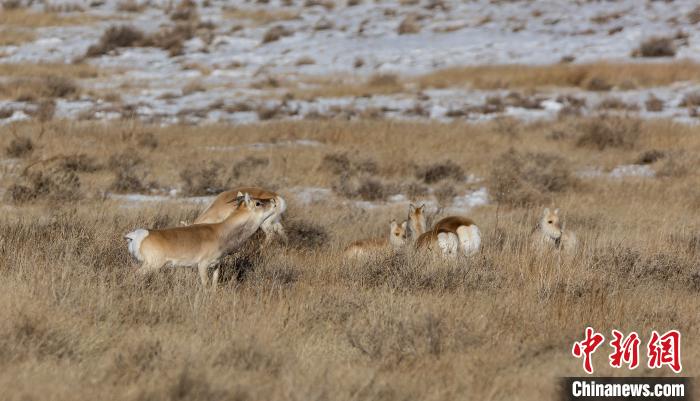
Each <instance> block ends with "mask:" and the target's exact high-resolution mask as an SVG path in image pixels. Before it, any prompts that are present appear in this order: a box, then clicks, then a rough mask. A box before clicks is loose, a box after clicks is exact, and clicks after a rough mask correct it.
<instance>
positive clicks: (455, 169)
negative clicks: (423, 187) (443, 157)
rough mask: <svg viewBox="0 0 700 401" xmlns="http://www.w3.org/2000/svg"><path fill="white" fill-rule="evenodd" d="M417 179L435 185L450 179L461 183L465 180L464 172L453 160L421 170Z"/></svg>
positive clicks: (417, 174)
mask: <svg viewBox="0 0 700 401" xmlns="http://www.w3.org/2000/svg"><path fill="white" fill-rule="evenodd" d="M416 178H418V179H421V180H423V182H425V183H426V184H434V183H436V182H439V181H442V180H445V179H448V178H450V179H452V180H455V181H461V180H463V179H464V170H462V167H461V166H460V165H458V164H457V163H455V162H453V161H452V160H447V161H445V162H439V163H433V164H431V165H428V166H425V167H422V168H419V169H418V172H417V173H416Z"/></svg>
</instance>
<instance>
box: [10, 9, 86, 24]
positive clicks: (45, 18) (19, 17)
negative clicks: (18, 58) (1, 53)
mask: <svg viewBox="0 0 700 401" xmlns="http://www.w3.org/2000/svg"><path fill="white" fill-rule="evenodd" d="M96 21H97V18H96V17H94V16H91V15H89V14H85V13H78V14H74V15H61V14H58V13H54V12H38V11H32V10H29V9H26V8H16V9H11V10H3V12H2V13H0V26H3V27H24V28H41V27H46V26H67V25H86V24H91V23H94V22H96Z"/></svg>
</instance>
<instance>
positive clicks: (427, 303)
mask: <svg viewBox="0 0 700 401" xmlns="http://www.w3.org/2000/svg"><path fill="white" fill-rule="evenodd" d="M587 123H590V121H588V120H579V119H564V120H560V121H553V122H538V123H533V124H523V123H520V125H519V126H518V127H517V130H518V132H519V135H518V136H517V137H509V136H505V135H494V131H495V130H496V129H497V128H496V123H484V124H466V123H453V124H440V123H435V122H433V123H410V122H395V121H358V122H353V123H347V122H334V121H323V122H319V121H313V122H309V121H299V122H273V123H267V124H260V125H248V126H217V125H214V126H201V127H196V126H172V127H158V126H141V125H138V124H135V123H126V124H125V123H119V124H113V125H112V124H105V123H88V122H81V123H78V122H65V121H52V122H49V123H45V124H39V123H34V122H30V123H23V124H18V125H15V126H14V127H13V129H14V130H15V131H16V134H17V135H18V136H25V137H31V138H33V141H34V142H35V144H36V148H35V149H34V151H33V152H32V155H31V157H32V159H31V160H27V161H26V162H24V161H22V164H20V165H17V166H15V167H6V169H7V174H3V176H2V178H0V185H1V186H2V187H3V188H8V187H9V186H10V185H11V184H13V183H15V181H22V183H23V184H25V185H26V186H27V188H29V189H30V190H32V189H33V188H34V187H31V186H30V185H29V184H30V183H25V182H24V181H23V180H25V178H24V177H23V176H22V174H21V172H22V171H23V170H24V169H25V168H26V167H27V164H29V163H32V162H33V160H34V159H36V160H48V159H51V158H52V157H54V156H56V155H75V149H78V148H80V149H81V150H80V151H81V153H84V154H86V155H87V156H89V157H90V158H93V162H96V163H98V164H100V163H101V161H103V160H104V161H107V160H109V159H110V158H111V157H114V160H115V162H114V164H115V166H116V165H117V164H118V163H117V160H120V159H122V160H123V159H125V157H124V155H125V154H134V153H135V151H134V148H135V147H137V146H139V145H138V143H139V141H140V140H141V138H143V136H144V134H145V133H151V134H152V136H153V138H155V140H156V141H157V143H158V145H157V151H152V150H151V148H145V147H141V148H138V150H137V151H138V154H139V155H140V158H141V160H140V162H139V163H140V164H138V168H139V169H140V170H139V171H144V172H148V175H149V176H150V177H152V178H153V179H155V180H157V181H158V182H160V183H162V184H163V186H164V187H166V188H167V187H177V186H179V185H181V178H180V171H181V169H182V168H184V165H183V160H187V161H191V162H192V163H198V162H199V163H200V164H201V163H202V162H204V161H210V162H218V163H221V165H222V166H223V169H222V173H221V175H218V177H221V176H222V175H223V174H227V173H228V171H229V170H228V166H232V165H235V164H236V163H238V162H240V161H243V160H245V158H246V157H248V156H251V157H257V158H265V159H267V160H269V162H268V163H262V162H261V163H257V162H254V161H248V162H246V163H248V164H246V163H244V164H243V165H241V167H240V168H241V169H242V170H243V171H252V169H253V168H254V169H255V171H258V172H259V174H260V176H261V177H265V178H266V181H265V185H268V186H271V187H273V188H275V189H277V190H279V191H280V192H282V193H283V194H284V195H285V196H286V198H287V199H288V203H289V209H288V212H287V213H286V215H285V224H287V226H288V227H289V231H290V244H289V245H288V246H284V245H279V246H277V245H275V246H272V247H271V248H269V249H268V250H265V251H262V252H250V253H241V254H238V255H234V256H232V259H228V258H227V260H226V263H225V264H224V266H225V270H226V271H227V277H228V280H227V281H225V282H224V283H223V284H222V285H221V288H220V289H219V291H218V292H217V293H215V294H212V293H206V292H203V291H201V290H200V289H199V284H198V283H197V280H196V274H195V273H194V272H193V271H192V270H190V269H172V270H167V271H163V272H161V273H159V274H157V275H155V276H153V277H151V278H149V279H147V280H141V279H140V278H138V277H137V276H136V275H135V274H134V271H133V264H132V262H131V261H130V260H129V257H128V254H127V252H126V246H125V243H124V241H123V239H122V236H123V234H124V233H125V232H127V231H130V230H132V229H134V228H137V227H164V226H173V225H178V224H179V222H180V221H181V220H191V219H192V216H194V215H195V214H196V213H197V211H198V210H200V209H201V206H197V205H193V204H188V203H180V202H162V203H158V204H152V203H130V204H126V205H127V206H129V207H124V206H125V204H124V203H122V202H118V201H115V200H110V199H109V198H107V199H105V197H104V196H103V194H104V191H105V190H106V189H107V188H108V186H109V185H110V183H111V179H112V178H113V175H114V171H113V167H114V166H110V164H111V163H107V166H106V168H100V169H97V170H94V171H90V170H91V169H89V168H82V167H77V166H89V165H91V162H90V161H89V160H80V157H77V158H76V159H75V160H73V159H71V161H70V163H67V164H64V163H62V162H61V163H58V162H57V164H55V165H54V164H51V165H49V164H47V163H44V164H41V165H40V166H39V165H37V166H36V167H33V168H30V171H32V172H34V171H39V170H40V171H43V172H45V174H49V172H50V171H52V170H54V169H59V168H60V169H61V171H66V170H71V171H73V174H75V176H77V177H78V178H79V183H80V185H79V190H78V191H77V193H79V194H80V195H81V198H80V199H72V198H62V197H61V194H65V193H66V192H65V191H63V190H59V189H60V188H70V185H69V184H70V183H71V182H72V181H71V180H70V179H68V178H69V177H68V175H67V173H65V172H62V173H61V174H60V175H57V176H56V177H53V176H50V175H49V177H50V179H48V180H47V181H48V184H46V185H45V186H41V185H37V188H49V190H47V191H48V192H42V191H39V193H41V194H44V193H47V195H46V196H45V197H38V196H37V198H35V199H34V200H33V201H32V202H27V203H26V204H19V205H8V204H4V205H3V206H2V207H3V213H2V215H1V217H0V230H1V231H2V232H3V233H4V235H3V236H2V238H0V260H2V263H0V303H2V304H3V305H4V306H5V307H3V308H1V309H0V355H2V358H0V366H1V367H2V369H0V386H2V388H3V395H4V397H6V398H7V399H10V400H19V399H34V398H42V397H45V395H46V394H51V398H52V399H55V400H75V399H104V398H118V399H125V400H143V399H155V400H159V399H162V400H166V399H168V400H170V399H188V400H204V399H315V398H327V397H329V394H332V396H330V397H331V398H333V399H337V400H351V399H383V400H399V399H425V400H437V399H512V398H518V399H522V400H541V399H552V398H555V397H556V394H557V393H556V385H557V382H558V378H559V377H561V376H573V375H580V374H581V365H580V360H577V359H574V358H573V357H571V355H570V349H571V344H572V343H573V342H574V341H576V340H579V339H580V338H581V336H582V332H583V329H584V327H585V326H586V325H592V326H593V327H595V328H596V329H597V330H599V331H602V332H604V333H605V334H606V335H609V332H610V330H611V329H612V328H616V329H620V330H622V331H624V332H629V331H631V330H636V331H638V332H639V333H640V334H641V335H642V337H643V338H644V339H647V338H648V337H647V336H648V334H649V332H650V331H651V330H652V329H655V330H659V331H666V330H669V329H678V330H680V331H681V332H682V333H683V338H684V342H683V354H682V356H683V368H684V371H683V374H684V375H685V376H697V375H698V372H700V364H699V363H700V347H699V346H698V344H697V342H695V341H692V339H693V338H697V337H698V336H699V335H700V321H699V320H698V315H697V313H695V312H696V311H697V310H700V297H698V291H699V290H700V286H698V284H697V283H698V281H699V280H698V279H697V277H698V260H699V256H700V254H699V253H698V252H699V250H700V246H698V244H700V242H698V229H699V228H700V214H699V213H698V212H699V211H700V202H698V201H697V199H698V198H697V196H698V193H697V191H696V188H698V186H699V184H700V175H699V172H698V171H697V168H692V166H693V164H692V163H696V162H697V161H695V162H694V161H693V160H692V157H691V158H690V159H689V161H688V163H691V164H689V166H691V168H690V169H689V170H688V171H686V172H685V173H684V174H679V175H668V176H665V177H662V178H648V179H629V180H608V179H604V178H597V179H588V180H586V181H585V182H584V183H582V185H581V186H578V185H574V186H570V187H569V186H567V187H566V188H565V189H562V190H556V191H555V190H554V189H555V187H552V186H551V185H550V180H549V178H547V177H545V176H544V175H542V177H540V178H538V179H537V181H536V182H540V183H542V185H543V187H542V188H544V189H543V190H546V191H547V192H546V193H545V195H546V197H547V200H548V201H551V202H552V203H553V204H556V205H557V206H560V207H561V208H562V211H563V213H564V218H565V220H566V224H567V225H566V227H567V229H571V230H573V231H575V232H576V233H577V235H578V236H579V239H580V241H581V244H582V245H581V248H580V250H579V253H578V254H577V255H576V257H573V258H558V257H556V255H553V256H547V255H543V256H538V255H536V254H533V253H532V252H531V251H530V250H529V248H528V247H527V243H528V236H529V233H530V230H531V228H532V226H533V225H534V223H535V220H536V218H537V217H538V216H539V214H540V213H541V207H542V206H544V205H543V204H539V203H536V204H535V205H534V206H533V207H532V208H522V207H518V206H512V207H507V206H504V205H502V207H500V208H498V212H497V207H496V205H495V204H491V205H488V206H485V207H479V208H476V209H474V210H472V211H470V213H469V215H470V217H472V218H473V219H474V220H475V221H477V222H478V224H479V226H480V227H481V228H482V233H483V235H484V248H483V249H482V252H481V253H480V254H479V255H478V256H476V257H474V258H472V259H470V260H460V261H457V262H443V261H435V260H432V259H430V258H422V257H416V256H415V255H413V254H412V253H410V252H407V253H400V254H397V255H392V256H381V257H378V258H376V259H372V260H368V261H365V262H357V263H351V262H348V261H345V260H343V259H342V257H341V255H340V252H339V251H340V250H341V249H342V247H343V246H345V245H346V244H347V243H348V242H350V241H352V240H355V239H359V238H367V237H371V236H377V235H381V234H382V233H384V232H385V230H386V227H387V224H388V221H389V220H390V219H392V218H396V219H399V218H404V217H405V215H406V205H404V204H399V205H392V204H389V205H387V206H384V207H377V208H373V209H362V208H358V207H356V206H353V203H352V201H350V200H348V199H342V198H341V199H337V198H335V197H331V198H328V199H326V200H321V201H318V202H316V203H314V204H313V207H307V206H304V205H302V203H301V202H300V200H298V199H297V198H296V197H295V193H296V191H294V190H291V188H294V187H300V186H302V187H303V186H314V187H330V186H331V185H332V184H333V183H334V182H335V181H336V179H337V173H338V172H342V171H343V169H347V168H349V169H350V170H353V171H358V173H357V174H361V173H363V172H364V171H373V173H372V175H373V176H374V178H375V179H376V180H382V181H387V182H402V183H407V184H408V183H411V182H415V175H416V172H417V169H418V168H419V166H429V165H431V164H432V163H435V161H436V160H437V161H442V160H451V161H452V162H454V163H455V164H456V165H458V166H460V167H461V168H462V169H463V171H464V172H465V173H474V174H477V175H479V176H482V177H487V180H486V183H485V184H486V185H488V186H489V187H491V182H490V178H489V176H490V172H491V171H492V169H494V163H495V162H496V161H497V160H499V156H500V155H502V154H503V153H504V152H507V151H508V149H509V147H510V146H513V145H514V144H515V145H517V148H518V151H517V152H518V154H519V155H520V156H521V157H520V158H518V160H522V159H523V155H528V154H529V155H535V154H538V153H543V154H546V155H547V156H546V157H545V159H546V160H549V161H550V162H551V161H552V160H555V161H556V160H558V159H557V158H561V159H563V160H564V161H565V164H566V166H567V167H568V168H569V169H570V171H576V170H578V169H581V168H583V167H585V166H590V165H591V164H593V165H597V166H601V167H602V168H610V167H613V166H615V165H617V164H619V163H620V162H621V161H624V160H630V161H632V160H635V159H636V158H638V157H639V154H640V150H647V149H656V150H658V151H659V152H662V153H663V154H664V155H671V156H670V157H676V158H677V160H678V163H686V162H685V161H684V157H685V156H683V154H682V153H676V152H677V151H679V150H684V151H685V153H684V154H685V155H690V156H693V155H697V154H699V153H700V128H699V127H694V126H684V125H678V124H674V123H671V122H668V121H663V120H659V121H646V122H641V123H640V124H641V126H640V127H639V136H638V137H637V138H636V139H635V146H634V148H626V147H606V148H605V149H604V150H603V151H599V150H598V149H597V148H596V147H593V148H591V147H587V146H582V147H579V146H576V142H577V140H578V138H579V136H580V135H582V133H583V130H584V129H583V128H582V127H583V126H585V125H586V124H587ZM42 126H43V132H44V133H43V135H42V136H40V135H39V132H40V131H41V130H42ZM552 131H562V132H571V133H572V135H571V136H567V137H564V138H563V139H560V140H556V141H553V140H551V139H548V136H549V135H550V133H551V132H552ZM426 133H429V135H426ZM294 139H313V140H317V141H321V142H322V143H323V146H318V147H298V148H293V149H290V148H289V147H283V146H278V147H269V148H256V149H247V148H236V150H235V151H231V152H228V151H223V150H222V151H212V149H211V148H210V147H212V146H214V147H224V146H234V145H243V144H250V143H271V142H274V141H286V140H294ZM9 141H10V136H8V135H5V136H3V137H1V138H0V146H1V147H2V148H5V147H6V146H7V145H8V144H9ZM635 148H636V149H635ZM222 149H223V148H222ZM416 149H421V151H420V152H416V151H415V150H416ZM124 152H126V153H124ZM676 154H677V156H674V155H676ZM329 155H330V156H329ZM407 156H408V157H407ZM538 157H539V156H538ZM666 158H667V156H665V157H663V158H661V159H656V160H655V161H653V162H652V166H654V168H656V166H658V165H659V163H665V160H666ZM251 160H252V159H251ZM324 160H325V161H324ZM543 160H544V159H543ZM366 162H370V163H366ZM371 162H374V164H375V166H374V167H367V166H369V164H371ZM550 162H547V163H544V162H541V163H540V162H537V163H539V164H538V165H541V166H544V167H542V168H541V170H543V171H545V172H547V171H549V167H547V166H551V169H552V170H556V171H560V170H561V168H560V166H558V165H555V164H552V163H550ZM25 163H26V164H25ZM557 163H558V162H557ZM254 165H255V167H253V166H254ZM59 166H60V167H59ZM534 173H536V174H540V171H539V170H537V169H536V171H534ZM60 177H64V179H59V178H60ZM522 178H523V179H526V178H527V177H522ZM246 179H247V178H246ZM42 182H44V181H42ZM446 182H448V181H446V180H441V181H440V182H439V183H438V187H435V188H433V189H438V190H439V192H440V193H443V192H444V196H446V197H449V195H450V191H449V189H444V190H443V189H440V186H441V185H443V184H444V183H446ZM449 182H450V183H451V184H452V185H453V186H455V187H456V189H457V190H459V191H461V190H463V189H464V188H467V187H457V185H458V183H457V182H456V181H449ZM238 184H247V182H244V181H236V182H231V183H230V185H238ZM545 184H546V185H545ZM42 185H44V184H42ZM59 185H63V186H62V187H61V186H59ZM425 185H428V184H425ZM460 185H461V184H460ZM463 185H465V186H468V185H469V184H463ZM479 185H481V184H479ZM418 192H421V191H418ZM42 196H43V195H42ZM492 196H493V192H492ZM431 217H432V216H431ZM434 217H435V218H439V217H441V215H437V216H434ZM233 270H235V271H233ZM686 339H690V340H686ZM594 365H595V368H596V374H600V375H619V374H622V372H621V371H615V370H612V369H611V368H609V367H608V366H607V353H606V352H602V351H600V352H598V353H596V354H595V356H594ZM27 372H31V375H28V374H27ZM634 373H635V375H640V376H648V375H660V374H664V375H665V374H670V372H669V371H667V370H649V369H646V368H645V367H640V368H638V369H637V370H636V371H635V372H634ZM416 378H420V380H416ZM78 386H79V387H78ZM76 388H79V389H80V390H79V392H76Z"/></svg>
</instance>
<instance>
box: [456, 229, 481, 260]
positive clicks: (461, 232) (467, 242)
mask: <svg viewBox="0 0 700 401" xmlns="http://www.w3.org/2000/svg"><path fill="white" fill-rule="evenodd" d="M457 236H458V237H459V243H460V245H461V247H462V252H464V254H465V255H467V256H469V255H473V254H475V253H476V252H478V251H479V248H480V247H481V232H480V231H479V227H477V226H476V225H474V224H472V225H470V226H459V228H457Z"/></svg>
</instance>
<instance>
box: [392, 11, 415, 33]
mask: <svg viewBox="0 0 700 401" xmlns="http://www.w3.org/2000/svg"><path fill="white" fill-rule="evenodd" d="M397 32H398V34H399V35H407V34H413V33H418V32H420V24H419V23H418V18H416V16H415V15H409V16H407V17H406V18H404V19H403V21H401V23H400V24H399V27H398V29H397Z"/></svg>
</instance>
